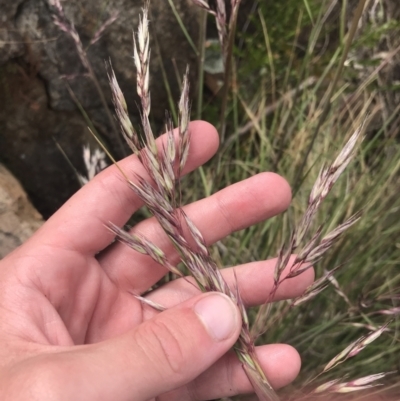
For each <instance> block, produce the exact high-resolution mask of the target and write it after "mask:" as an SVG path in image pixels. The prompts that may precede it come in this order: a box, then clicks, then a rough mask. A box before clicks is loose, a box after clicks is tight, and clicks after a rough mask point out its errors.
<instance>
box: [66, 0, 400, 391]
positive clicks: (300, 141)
mask: <svg viewBox="0 0 400 401" xmlns="http://www.w3.org/2000/svg"><path fill="white" fill-rule="evenodd" d="M349 3H351V4H353V2H347V1H346V0H344V1H343V2H342V3H341V4H338V2H336V1H334V0H331V1H323V2H321V1H319V0H304V1H303V2H299V1H297V0H287V1H286V2H285V4H283V3H278V2H268V3H267V4H266V2H263V1H261V0H260V1H255V2H254V7H252V10H253V12H252V13H251V14H250V15H249V17H248V18H249V19H248V21H246V23H245V24H244V25H243V26H238V27H237V29H236V23H232V24H229V29H228V32H227V36H226V42H225V43H226V47H224V48H225V53H224V55H223V59H224V63H225V67H226V69H228V70H229V73H228V74H226V76H225V85H224V86H223V87H222V89H221V90H220V92H219V93H217V94H215V93H213V94H210V93H208V92H207V91H205V92H203V90H202V89H203V82H204V76H203V74H204V69H203V67H202V65H203V59H204V57H205V52H206V38H207V31H206V26H207V18H208V17H207V16H206V14H205V13H204V14H203V16H202V18H201V32H202V35H204V36H203V38H202V41H201V43H200V44H199V45H198V47H197V49H194V51H196V53H197V55H198V57H199V85H198V86H199V88H200V90H199V92H198V96H197V97H196V98H195V99H196V100H195V101H194V104H193V106H194V107H192V110H193V114H194V116H195V117H197V118H203V119H205V120H208V121H210V122H211V123H213V124H214V125H216V126H217V127H218V128H219V129H220V132H221V133H222V135H221V148H220V151H219V153H218V154H217V155H216V157H214V159H213V160H212V161H210V162H209V163H208V164H207V165H206V166H204V167H203V168H200V169H199V170H198V172H197V173H194V174H192V175H190V176H189V177H187V178H185V179H184V180H183V186H182V190H183V198H184V199H185V201H187V202H190V201H194V200H196V199H199V198H201V197H203V196H206V195H209V194H211V193H213V192H215V191H217V190H218V189H220V188H223V187H226V186H228V185H230V184H232V183H234V182H237V181H240V180H243V179H245V178H247V177H249V176H251V175H254V174H257V173H259V172H263V171H275V172H277V173H279V174H281V175H282V176H284V177H285V178H286V179H287V180H288V182H289V183H290V185H291V186H292V188H293V201H292V205H291V207H290V209H289V210H288V211H287V212H286V213H284V214H282V215H280V216H277V217H275V218H273V219H270V220H269V221H266V222H263V223H260V224H258V225H256V226H254V227H251V228H249V229H247V230H243V231H241V232H238V233H235V234H233V235H232V236H230V237H229V238H227V239H226V240H224V241H221V242H220V243H218V244H216V245H215V246H214V247H212V250H211V252H212V256H213V258H214V259H215V260H216V262H217V264H218V265H219V266H221V267H222V266H233V265H237V264H240V263H245V262H249V261H254V260H263V259H267V258H271V257H275V256H277V254H278V253H279V250H280V248H281V246H282V244H283V243H284V242H287V240H288V238H289V237H290V234H291V231H292V230H293V228H294V227H296V224H298V223H299V221H300V220H301V217H302V215H303V213H304V211H305V210H306V208H307V204H308V198H309V194H310V191H311V188H312V186H313V184H314V183H315V181H316V180H317V177H318V174H319V171H320V169H321V167H322V166H323V165H324V164H329V163H330V162H332V160H333V159H334V158H335V157H336V155H337V154H338V153H339V152H340V150H341V149H342V147H343V145H344V144H345V142H346V140H347V139H348V137H349V136H350V134H351V133H353V132H354V131H355V130H356V129H357V128H358V127H359V126H360V125H361V124H362V123H363V122H364V123H365V127H366V138H365V140H364V142H363V143H362V144H361V145H360V147H359V150H358V153H357V157H356V159H355V161H354V162H353V163H352V164H351V166H350V167H349V168H348V169H347V170H346V172H345V173H344V174H343V176H342V177H341V178H340V180H339V181H338V182H337V184H336V185H335V187H334V189H333V190H332V193H331V194H330V195H329V196H328V198H327V199H326V200H325V201H324V204H323V206H322V207H321V209H320V210H319V212H318V215H317V219H316V220H315V221H314V223H313V226H314V228H315V229H316V228H317V227H319V226H320V225H322V224H324V233H327V232H329V231H331V230H332V229H334V228H335V227H337V226H338V225H339V224H340V223H341V222H343V221H345V220H346V219H348V218H349V217H350V216H352V215H354V214H355V213H356V212H358V211H359V210H362V211H363V216H362V218H361V220H360V221H358V222H357V223H356V224H355V225H354V226H353V227H352V228H351V229H350V230H349V231H348V232H347V233H346V234H345V235H344V236H343V237H342V238H341V239H340V240H339V241H338V242H337V243H336V244H335V246H334V247H333V248H332V249H331V250H330V251H329V252H328V254H327V255H325V257H324V259H323V260H322V261H321V262H319V263H318V264H316V265H315V269H316V273H317V277H321V276H322V275H323V274H325V273H326V272H327V271H331V270H333V269H334V268H336V267H337V266H341V268H340V269H339V270H338V271H337V272H336V273H335V275H334V277H332V278H331V280H330V281H329V283H330V284H329V286H328V287H327V288H326V289H325V291H323V292H322V293H321V294H319V295H318V296H316V297H315V298H313V299H311V300H310V301H308V302H306V303H304V304H301V305H300V306H296V307H291V306H290V303H287V302H278V303H275V304H274V305H273V306H272V308H271V309H270V310H266V308H261V309H260V310H259V311H257V310H255V311H254V312H252V313H251V317H252V320H253V321H256V322H257V326H256V327H255V328H253V330H254V331H255V332H256V333H262V335H261V336H260V338H259V340H260V342H262V343H269V342H286V343H289V344H291V345H293V346H294V347H296V348H297V349H298V350H299V352H300V354H301V356H302V360H303V367H302V371H301V373H300V376H299V378H298V379H297V381H296V382H295V383H294V384H293V385H292V386H290V387H289V388H288V389H285V390H283V393H284V394H286V395H289V394H290V395H291V396H293V397H297V398H298V396H299V393H296V390H299V389H300V391H301V392H302V393H303V394H307V392H308V391H309V390H311V389H312V388H315V387H316V386H318V385H320V384H322V383H326V382H328V381H329V380H333V379H342V382H348V381H351V380H353V379H356V378H361V377H365V376H368V375H372V374H375V373H378V372H389V371H397V369H398V363H399V362H398V360H399V358H398V356H399V347H400V344H399V341H398V339H399V330H398V329H399V321H398V319H397V316H398V314H399V313H400V306H399V305H398V304H399V299H400V291H399V288H400V275H399V274H398V269H399V264H400V242H399V239H398V237H399V232H400V222H399V221H400V220H399V217H400V200H399V196H398V189H399V181H400V175H399V169H400V157H399V156H400V143H399V133H398V128H397V127H398V125H399V119H400V118H399V117H398V116H399V106H398V105H397V103H396V101H397V100H398V97H399V96H398V93H397V89H398V83H397V84H396V83H395V82H393V81H392V80H391V73H390V66H391V63H392V62H395V61H396V57H397V53H398V52H399V50H398V46H399V44H400V43H399V42H398V41H397V42H396V40H395V37H396V34H398V33H399V32H400V29H399V27H400V23H399V22H398V21H396V20H395V19H394V18H392V16H391V14H390V7H388V4H389V3H390V0H374V1H364V0H360V1H359V2H358V8H357V7H355V8H354V7H350V6H349ZM169 4H170V5H171V7H172V8H173V11H174V13H175V15H176V18H177V23H179V25H180V26H181V28H182V30H183V31H184V32H185V26H184V24H182V21H181V20H180V17H179V13H178V12H177V11H176V9H174V3H173V0H169ZM361 6H365V9H364V12H363V14H362V15H361V14H360V15H361V17H360V18H353V20H352V15H354V14H355V15H357V10H359V11H361ZM61 28H62V27H61ZM352 28H358V30H355V29H354V30H353V31H352ZM352 32H353V33H354V40H352V39H353V38H352V37H351V36H352ZM185 34H186V36H187V32H186V33H185ZM188 40H190V39H189V38H188ZM351 44H352V46H350V45H351ZM192 46H193V47H195V46H196V44H195V43H193V41H192ZM78 48H79V46H78ZM82 61H83V64H85V62H86V61H85V55H84V54H83V55H82ZM94 80H95V77H94ZM169 85H170V84H169V83H168V82H166V88H167V90H168V88H169ZM396 85H397V86H396ZM192 98H193V96H192ZM175 103H176V102H175V99H170V106H171V107H172V115H173V116H174V115H178V114H179V113H177V111H176V110H174V106H173V105H174V104H175ZM308 239H309V238H308ZM266 295H268V294H266ZM257 314H259V315H258V316H259V318H258V319H257ZM260 314H261V315H260ZM260 316H261V318H260ZM391 319H392V320H391ZM390 320H391V321H390ZM389 321H390V324H389V325H388V327H387V328H386V329H385V330H384V332H383V333H382V335H381V336H380V337H379V338H378V339H376V341H374V342H373V343H372V344H370V345H368V346H367V347H366V348H365V349H364V350H363V351H362V352H361V353H360V355H357V356H355V357H353V358H351V359H349V360H347V361H345V362H344V363H341V364H340V365H338V367H336V368H335V369H332V370H329V371H328V372H326V373H324V374H323V375H321V376H318V377H317V378H316V379H315V380H312V379H313V378H315V377H316V376H317V375H319V373H321V372H322V371H323V369H324V367H325V366H326V364H327V363H328V362H329V361H330V360H331V359H332V358H333V357H335V356H336V355H338V354H339V353H340V352H341V351H342V350H344V349H345V348H346V347H347V346H348V345H349V344H351V343H352V342H354V341H355V340H357V339H358V338H359V337H361V336H363V335H364V336H366V335H368V333H369V332H371V331H374V330H377V329H378V328H379V327H382V326H383V325H384V324H386V323H388V322H389ZM310 380H312V383H311V384H310ZM381 382H385V383H386V386H383V387H376V388H373V389H372V390H373V391H374V392H387V391H390V392H391V393H393V394H397V395H398V394H400V390H399V387H398V382H399V376H398V373H396V374H392V375H389V376H388V377H386V378H385V379H384V380H381ZM373 384H375V383H373ZM363 396H364V394H363V393H362V392H361V393H360V394H357V395H356V396H355V397H361V398H362V397H363ZM323 397H325V395H324V396H323Z"/></svg>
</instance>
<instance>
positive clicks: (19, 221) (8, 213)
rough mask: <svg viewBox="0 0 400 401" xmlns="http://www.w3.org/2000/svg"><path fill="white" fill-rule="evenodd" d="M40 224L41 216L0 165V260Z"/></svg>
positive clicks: (19, 186) (41, 222)
mask: <svg viewBox="0 0 400 401" xmlns="http://www.w3.org/2000/svg"><path fill="white" fill-rule="evenodd" d="M42 224H43V219H42V216H41V215H40V214H39V213H38V212H37V211H36V210H35V208H34V207H33V206H32V204H31V203H30V202H29V200H28V198H27V196H26V193H25V192H24V190H23V189H22V187H21V185H20V184H19V182H18V181H17V180H16V179H15V178H14V177H13V176H12V175H11V173H10V172H9V171H8V170H7V169H6V168H5V167H4V166H2V165H1V164H0V259H2V258H3V257H4V256H6V255H7V254H8V253H10V252H11V251H12V250H13V249H15V248H16V247H18V246H19V245H21V244H22V243H23V242H24V241H26V240H27V239H28V238H29V237H30V236H31V235H32V234H33V233H34V232H35V231H36V230H37V229H38V228H39V227H40V226H41V225H42Z"/></svg>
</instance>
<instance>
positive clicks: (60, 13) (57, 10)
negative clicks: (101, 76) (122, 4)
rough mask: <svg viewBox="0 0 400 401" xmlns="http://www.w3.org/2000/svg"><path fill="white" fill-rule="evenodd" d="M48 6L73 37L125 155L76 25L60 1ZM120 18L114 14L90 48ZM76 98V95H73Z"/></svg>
mask: <svg viewBox="0 0 400 401" xmlns="http://www.w3.org/2000/svg"><path fill="white" fill-rule="evenodd" d="M47 3H48V5H49V6H50V7H49V9H50V13H51V16H52V18H53V22H54V24H55V25H56V26H58V28H59V29H60V30H61V31H63V32H65V33H66V34H67V35H69V36H70V37H71V39H72V40H73V42H74V45H75V48H76V51H77V53H78V56H79V59H80V60H81V63H82V65H83V66H84V67H85V69H86V71H87V73H88V76H89V78H90V79H91V81H92V82H93V85H94V87H95V88H96V91H97V93H98V95H99V98H100V101H101V104H102V106H103V109H104V111H105V113H106V115H107V118H108V121H109V123H110V126H111V129H112V130H113V132H114V134H115V137H116V138H117V140H118V141H119V145H120V148H121V152H122V154H124V153H125V149H124V146H123V143H122V141H121V139H120V136H119V135H118V129H117V126H116V124H115V121H114V118H113V116H112V113H111V111H110V109H109V107H108V103H107V100H106V97H105V95H104V92H103V90H102V88H101V86H100V82H99V80H98V79H97V76H96V74H95V72H94V70H93V68H92V65H91V64H90V61H89V58H88V56H87V53H86V49H85V48H84V46H83V43H82V41H81V38H80V36H79V33H78V31H77V30H76V28H75V26H74V24H73V23H72V22H71V21H70V20H69V19H68V18H67V16H66V15H65V13H64V9H63V7H62V5H61V2H60V0H47ZM117 18H118V13H116V12H115V13H113V14H112V15H111V17H110V18H109V19H108V20H107V21H106V22H105V23H104V24H103V25H102V26H101V27H100V28H99V30H98V31H97V32H96V33H95V34H94V36H93V37H92V40H91V42H90V43H89V46H91V45H92V44H93V43H95V42H97V41H98V40H99V39H100V37H101V35H102V34H103V33H104V31H105V30H106V29H107V28H108V27H109V26H110V25H111V24H112V23H113V22H114V21H115V20H116V19H117ZM73 97H74V95H73Z"/></svg>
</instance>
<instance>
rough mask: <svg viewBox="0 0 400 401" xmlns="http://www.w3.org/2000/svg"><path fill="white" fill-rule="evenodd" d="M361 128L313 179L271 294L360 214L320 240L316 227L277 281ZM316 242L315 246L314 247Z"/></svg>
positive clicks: (351, 152) (306, 266) (350, 154)
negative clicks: (288, 267)
mask: <svg viewBox="0 0 400 401" xmlns="http://www.w3.org/2000/svg"><path fill="white" fill-rule="evenodd" d="M362 129H363V125H361V126H360V127H359V128H357V130H356V131H355V132H354V133H353V135H352V136H351V137H350V139H349V140H348V142H347V143H346V145H345V146H344V147H343V149H342V150H341V152H340V153H339V155H338V156H337V157H336V159H335V160H334V162H333V163H332V164H331V165H330V166H328V167H323V168H322V169H321V171H320V173H319V175H318V177H317V180H316V182H315V183H314V185H313V187H312V190H311V193H310V196H309V200H308V206H307V209H306V211H305V213H304V215H303V217H302V219H301V221H300V223H299V224H297V225H296V228H295V229H294V231H293V233H292V235H291V238H290V240H289V244H288V245H287V246H285V245H284V246H282V247H281V249H280V251H279V255H278V261H277V263H276V266H275V271H274V281H275V284H274V287H273V289H272V294H274V293H275V292H276V290H277V287H278V285H279V284H280V283H281V282H282V281H283V280H286V279H288V278H292V277H295V276H298V275H299V274H301V273H303V272H304V271H305V270H307V269H309V268H310V267H311V265H312V264H313V263H316V262H317V261H319V260H320V259H321V257H322V256H323V255H324V253H325V252H326V251H328V250H329V249H330V248H331V247H332V245H333V244H334V243H335V242H336V241H337V240H338V239H339V238H340V237H341V235H342V234H343V233H344V232H345V231H346V230H347V229H348V228H350V227H351V226H352V225H353V224H354V223H356V222H357V221H358V220H359V218H360V216H361V213H360V212H358V213H356V214H355V215H353V216H351V217H350V218H349V219H347V220H346V221H345V222H344V223H342V224H341V225H339V226H338V227H336V228H335V229H334V230H333V231H331V232H330V233H328V234H326V235H325V236H324V237H323V238H322V239H321V240H319V238H320V236H321V232H322V228H323V226H320V227H319V228H318V229H317V230H316V232H315V233H314V235H313V236H312V238H311V240H309V242H308V243H307V244H306V245H304V246H303V248H302V249H301V250H300V251H298V254H297V257H296V259H295V262H294V264H293V265H292V267H291V269H290V272H289V274H288V275H287V276H286V277H285V278H283V279H281V275H282V272H283V270H284V269H285V267H286V266H287V265H288V262H289V259H290V256H291V255H292V254H293V253H294V252H295V251H297V250H298V248H299V246H300V244H301V243H302V242H303V240H304V238H305V237H306V235H307V234H308V232H309V230H310V227H311V224H312V222H313V220H314V217H315V215H316V213H317V211H318V209H319V207H320V205H321V203H322V202H323V200H324V199H325V198H326V197H327V195H328V194H329V192H330V191H331V189H332V187H333V185H334V184H335V182H336V181H337V180H338V178H339V177H340V175H341V174H342V173H343V171H344V170H345V168H346V167H347V166H348V164H349V163H350V161H351V160H352V159H353V157H354V155H355V150H356V144H357V143H358V142H359V140H360V137H361V133H362ZM318 241H319V244H318V245H317V242H318Z"/></svg>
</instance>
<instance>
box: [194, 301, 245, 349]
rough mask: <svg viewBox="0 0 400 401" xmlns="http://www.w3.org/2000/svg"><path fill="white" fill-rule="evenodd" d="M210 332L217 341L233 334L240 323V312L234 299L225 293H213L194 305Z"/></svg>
mask: <svg viewBox="0 0 400 401" xmlns="http://www.w3.org/2000/svg"><path fill="white" fill-rule="evenodd" d="M194 311H195V312H196V314H197V315H198V316H199V318H200V320H201V322H202V323H203V324H204V326H205V328H206V329H207V331H208V333H209V334H210V336H211V337H213V338H214V340H216V341H222V340H225V339H227V338H229V337H231V335H232V334H233V332H234V331H235V330H236V326H237V324H238V312H237V308H236V306H235V304H234V303H233V301H232V300H231V299H230V298H229V297H227V296H226V295H224V294H218V293H212V294H207V295H205V296H204V297H203V298H201V299H200V300H199V301H198V302H197V303H196V305H195V306H194Z"/></svg>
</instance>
